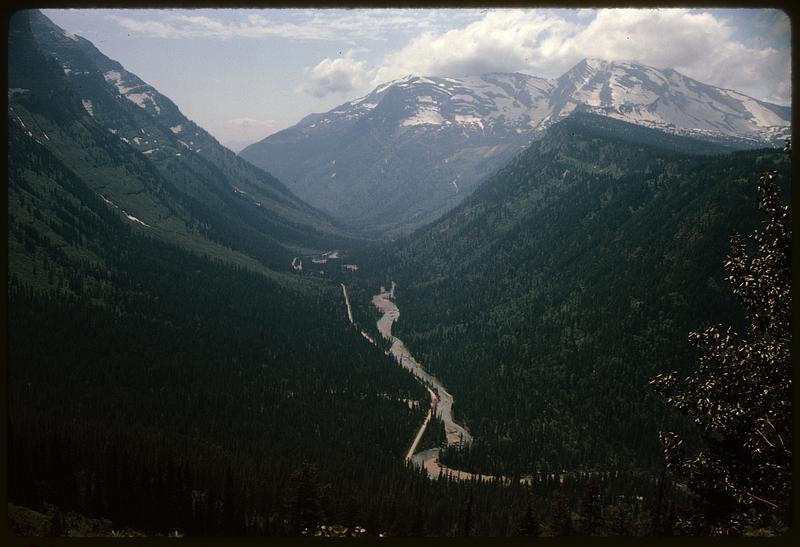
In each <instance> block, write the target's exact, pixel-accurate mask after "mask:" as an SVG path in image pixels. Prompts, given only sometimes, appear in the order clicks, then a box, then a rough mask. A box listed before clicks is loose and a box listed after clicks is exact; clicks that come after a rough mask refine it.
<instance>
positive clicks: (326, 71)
mask: <svg viewBox="0 0 800 547" xmlns="http://www.w3.org/2000/svg"><path fill="white" fill-rule="evenodd" d="M354 53H355V50H350V51H348V52H347V53H346V54H345V55H344V56H343V57H337V58H335V59H332V58H330V57H327V58H325V59H323V60H322V61H320V62H319V63H318V64H317V65H316V66H314V67H309V68H306V72H307V73H308V74H309V80H308V81H307V82H306V83H304V84H303V85H302V86H301V88H300V90H301V91H303V92H305V93H308V94H310V95H314V96H315V97H324V96H326V95H330V94H336V93H349V92H353V91H356V90H359V91H360V90H361V89H363V88H364V86H365V85H368V82H369V74H370V71H369V70H368V69H367V63H366V61H357V60H355V59H353V54H354Z"/></svg>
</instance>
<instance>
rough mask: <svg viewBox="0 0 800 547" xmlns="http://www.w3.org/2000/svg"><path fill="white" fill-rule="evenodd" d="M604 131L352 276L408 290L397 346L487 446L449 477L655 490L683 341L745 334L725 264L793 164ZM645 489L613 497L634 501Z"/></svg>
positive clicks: (685, 354) (537, 156)
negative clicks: (734, 231) (664, 398)
mask: <svg viewBox="0 0 800 547" xmlns="http://www.w3.org/2000/svg"><path fill="white" fill-rule="evenodd" d="M593 120H595V118H591V117H584V118H581V119H577V120H569V123H564V122H562V124H558V125H556V126H554V127H552V128H551V130H550V131H549V133H548V135H547V136H545V137H544V138H543V139H542V140H541V141H537V142H535V143H533V145H531V147H530V148H529V149H528V150H526V151H525V152H523V153H522V154H520V155H519V156H518V157H517V158H516V159H515V160H513V161H512V162H510V163H509V165H507V166H506V167H505V168H503V169H501V170H500V171H499V172H498V173H497V174H496V175H495V176H494V177H492V178H490V179H489V180H487V181H486V182H485V183H484V184H483V185H482V186H481V187H480V188H478V190H476V192H475V194H474V195H473V196H471V197H470V198H468V199H467V200H466V201H465V202H464V204H463V205H462V206H460V207H458V208H457V209H455V210H453V211H452V212H451V213H449V214H448V215H446V216H445V217H443V218H442V219H440V220H439V221H437V222H436V223H434V224H432V225H431V226H429V227H428V228H426V229H423V230H421V231H420V232H418V233H417V234H414V235H413V236H410V237H408V238H403V239H400V240H398V241H397V242H396V243H395V244H394V245H391V246H384V247H382V248H378V247H376V248H373V249H370V250H369V251H365V252H363V255H362V256H360V257H358V259H357V260H358V262H359V264H361V265H362V269H361V272H363V275H366V276H371V277H370V278H369V279H368V281H369V282H370V283H371V285H370V286H371V287H372V290H373V291H374V290H375V289H376V288H377V287H379V286H380V285H388V284H389V282H390V281H391V280H395V281H396V282H397V283H398V287H399V289H398V303H399V307H400V309H401V312H402V319H401V321H400V322H399V323H398V324H397V325H396V327H395V328H396V332H397V335H398V336H399V337H400V338H401V339H403V341H404V342H405V343H406V344H407V345H408V347H409V348H410V350H411V351H412V352H413V353H414V355H415V356H416V357H417V358H418V360H419V361H420V362H421V363H424V364H425V365H426V366H427V367H428V368H429V370H430V371H431V373H432V374H434V375H436V376H437V377H438V378H439V379H440V380H442V382H443V383H444V384H445V385H446V386H447V387H448V389H449V390H450V391H451V392H452V393H453V395H454V397H455V400H456V409H455V412H456V414H457V415H458V417H459V419H460V420H462V421H463V422H464V423H465V424H466V426H467V428H468V429H469V430H470V432H471V433H472V434H473V435H474V437H475V439H476V441H475V443H474V444H473V445H472V446H471V447H470V448H469V449H468V450H463V451H457V450H446V451H444V452H443V454H442V461H443V462H446V463H447V464H448V465H451V466H453V467H458V468H463V469H468V470H472V471H479V472H482V473H487V472H488V473H500V474H506V475H508V474H511V473H518V474H526V473H529V472H534V471H538V472H544V473H552V472H553V471H560V470H561V469H566V470H567V471H568V472H578V471H580V470H581V469H584V470H585V469H592V468H594V469H606V470H615V471H622V470H625V471H626V472H632V473H633V474H634V475H635V476H636V477H637V478H636V479H635V481H636V484H637V486H638V487H639V488H640V490H642V492H643V491H644V490H645V487H644V486H643V484H644V482H645V481H646V480H650V477H647V474H648V473H650V472H651V471H652V470H655V469H658V468H659V462H660V460H661V457H660V456H661V448H660V446H659V443H658V442H657V439H656V436H655V435H653V434H650V433H649V432H653V431H656V430H657V429H658V427H659V423H660V421H661V419H662V414H663V412H662V405H660V403H659V401H658V399H657V397H655V396H654V394H653V393H652V392H651V390H649V389H648V386H647V381H648V380H649V379H650V378H652V377H653V376H654V375H655V374H657V373H659V372H661V371H664V370H679V371H685V370H688V369H689V367H690V366H691V365H692V362H693V359H694V355H693V352H692V351H691V348H688V347H685V344H683V335H682V334H681V333H682V332H687V331H688V330H690V329H692V328H693V327H695V326H696V325H697V323H698V322H700V323H701V324H702V323H703V322H710V321H711V320H713V318H714V317H719V316H727V317H731V320H732V322H733V323H734V324H738V323H740V322H742V321H743V318H741V312H739V311H738V310H737V309H736V307H735V302H734V299H733V298H732V297H731V295H730V294H729V293H728V292H727V291H726V290H725V289H724V286H723V284H722V283H720V282H717V281H716V280H717V279H719V278H720V277H721V276H722V266H721V264H720V263H719V261H718V260H717V259H715V256H719V255H721V254H723V253H724V250H725V248H726V246H727V243H728V238H729V234H730V230H731V226H734V227H737V228H738V229H740V230H750V229H751V228H752V227H753V226H755V225H756V223H757V221H758V218H757V214H756V212H755V211H753V208H752V206H751V205H750V204H751V203H752V200H753V199H754V198H755V195H756V191H755V188H753V187H752V185H751V184H748V182H747V180H748V179H749V178H750V177H752V176H753V175H754V174H757V173H758V171H759V170H761V169H764V168H771V169H775V170H778V171H780V172H781V173H782V174H784V175H785V176H784V177H783V181H784V184H785V185H786V186H788V183H789V180H790V173H789V164H788V160H787V158H786V157H785V154H783V153H781V152H780V151H778V150H758V151H743V152H733V153H725V154H722V155H713V154H711V155H697V154H689V153H687V149H688V147H689V144H690V143H692V142H694V146H695V148H696V149H698V150H702V151H704V152H709V153H712V152H719V149H718V148H714V147H713V146H710V147H708V148H704V146H705V145H704V144H703V143H697V142H695V141H691V140H690V139H685V140H681V139H677V141H678V142H677V144H675V140H673V139H672V138H671V137H670V136H669V135H664V134H661V133H658V132H656V131H652V130H648V129H646V128H641V127H637V128H634V129H632V130H631V134H629V135H623V136H620V135H619V133H620V131H619V128H618V127H617V126H616V124H613V126H612V125H611V124H608V123H604V124H601V125H599V126H595V124H594V121H593ZM621 125H625V124H621ZM654 135H656V136H654ZM353 292H354V294H355V289H353ZM367 301H368V300H367ZM667 418H668V419H669V420H670V421H674V422H675V425H674V427H675V428H676V429H677V431H678V432H681V431H683V430H685V429H687V428H688V425H689V424H686V423H683V422H682V421H681V419H680V416H677V412H670V413H668V415H667ZM687 442H692V438H691V435H689V436H687ZM634 475H630V474H626V475H625V478H624V479H620V481H621V484H620V486H619V489H620V490H619V491H615V492H609V496H612V497H613V496H616V495H627V496H630V495H632V494H633V489H634V486H633V484H634V483H633V482H631V478H632V476H634ZM651 484H652V483H651ZM612 499H613V498H612Z"/></svg>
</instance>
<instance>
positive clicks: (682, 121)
mask: <svg viewBox="0 0 800 547" xmlns="http://www.w3.org/2000/svg"><path fill="white" fill-rule="evenodd" d="M575 111H588V112H593V113H597V114H601V115H604V116H607V117H611V118H616V119H619V120H622V121H626V122H629V123H634V124H638V125H644V126H648V127H652V128H656V129H661V130H664V131H667V132H671V133H677V134H682V135H689V136H695V137H699V138H703V139H706V140H713V141H717V142H722V143H726V144H729V145H731V146H738V147H754V146H770V145H779V144H782V143H783V139H784V138H785V137H787V136H788V135H789V133H790V128H789V123H790V117H791V115H790V114H791V113H790V109H789V108H788V107H783V106H778V105H774V104H769V103H765V102H763V101H758V100H756V99H753V98H751V97H748V96H746V95H743V94H741V93H738V92H736V91H731V90H726V89H720V88H716V87H713V86H710V85H706V84H703V83H700V82H697V81H695V80H692V79H691V78H688V77H686V76H684V75H682V74H680V73H678V72H676V71H674V70H672V69H663V70H660V69H656V68H653V67H649V66H645V65H640V64H634V63H625V62H608V61H602V60H597V59H584V60H583V61H581V62H580V63H578V64H577V65H575V66H574V67H573V68H571V69H570V70H569V71H567V72H566V73H565V74H564V75H562V76H561V77H559V78H557V79H543V78H538V77H535V76H529V75H525V74H520V73H512V74H498V73H494V74H486V75H483V76H480V77H461V78H446V77H419V76H407V77H405V78H401V79H398V80H394V81H391V82H388V83H385V84H382V85H380V86H378V87H377V88H375V89H374V90H373V91H372V92H371V93H369V94H368V95H366V96H364V97H360V98H358V99H354V100H352V101H349V102H347V103H344V104H342V105H340V106H338V107H336V108H335V109H333V110H331V111H329V112H326V113H323V114H312V115H310V116H307V117H306V118H304V119H303V120H301V121H300V122H299V123H298V124H297V125H295V126H293V127H291V128H288V129H286V130H284V131H280V132H278V133H276V134H274V135H271V136H269V137H267V138H266V139H264V140H262V141H260V142H258V143H255V144H253V145H251V146H249V147H247V148H245V149H244V150H242V152H241V156H242V157H244V158H245V159H247V160H249V161H251V162H252V163H254V164H256V165H258V166H260V167H263V168H265V169H268V170H269V171H270V172H272V173H274V174H275V175H276V176H278V177H279V178H281V179H282V180H284V181H285V182H286V183H287V185H288V186H289V187H290V188H292V190H293V191H295V192H296V193H297V194H298V195H299V196H300V197H301V198H302V199H304V200H306V201H308V202H309V203H311V204H312V205H315V206H317V207H320V208H322V209H323V210H326V211H328V212H330V213H332V214H333V215H335V216H338V217H340V218H343V219H346V220H348V221H351V222H356V223H360V224H362V225H363V226H364V227H373V228H376V229H382V230H385V229H395V228H397V229H410V228H413V227H416V226H418V225H420V224H422V223H424V222H427V221H429V220H432V219H434V218H436V217H437V216H439V215H440V214H442V213H443V212H444V211H446V210H447V209H449V208H450V207H452V206H453V205H455V204H456V203H458V202H460V200H461V199H462V198H463V197H464V196H465V195H467V194H469V193H470V192H471V190H472V189H473V188H474V187H475V186H476V185H477V184H478V183H479V182H480V180H482V179H483V178H484V177H486V176H487V175H489V174H491V173H492V172H494V171H495V170H496V169H497V168H499V167H500V166H502V165H503V164H504V163H505V162H506V161H507V160H508V159H510V157H512V156H513V155H514V154H516V153H517V152H518V151H519V150H520V149H521V148H523V147H525V146H527V145H528V144H529V143H530V142H532V141H533V140H534V139H536V138H538V137H539V136H540V135H541V134H542V133H543V131H544V130H546V129H547V128H548V127H549V126H550V125H552V124H553V123H556V122H558V121H559V120H561V119H563V118H565V117H566V116H569V115H570V114H571V113H572V112H575Z"/></svg>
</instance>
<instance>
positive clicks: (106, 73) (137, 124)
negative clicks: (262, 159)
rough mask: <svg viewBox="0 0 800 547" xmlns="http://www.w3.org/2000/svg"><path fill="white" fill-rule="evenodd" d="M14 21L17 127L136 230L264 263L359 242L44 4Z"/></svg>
mask: <svg viewBox="0 0 800 547" xmlns="http://www.w3.org/2000/svg"><path fill="white" fill-rule="evenodd" d="M12 23H13V25H12V27H11V30H10V36H9V40H10V41H9V48H10V50H9V118H10V122H11V123H14V124H16V125H17V126H18V127H20V128H23V131H24V132H27V133H28V136H29V138H31V139H34V140H35V141H36V142H38V143H40V144H41V145H42V146H44V147H46V148H47V149H48V150H49V151H50V152H51V153H53V154H54V155H55V156H56V157H57V158H58V159H59V160H60V161H62V162H63V163H64V165H65V167H66V168H68V169H70V170H72V171H74V172H76V173H79V175H80V177H81V178H82V179H83V180H84V181H85V182H86V183H87V184H88V185H89V186H90V187H91V188H92V190H93V191H94V193H95V194H96V195H97V196H99V197H100V198H101V199H102V200H103V201H104V202H105V203H106V204H107V206H108V207H110V208H112V209H113V210H115V211H117V212H118V214H121V215H122V218H124V219H127V221H129V222H130V223H131V224H132V225H133V226H134V227H135V228H136V229H141V230H143V231H146V232H147V233H149V234H151V235H153V236H155V237H158V238H161V239H163V240H166V241H172V242H176V243H179V244H180V245H183V246H185V247H187V248H190V249H193V250H195V251H197V252H200V253H204V254H209V255H210V256H216V257H221V258H224V259H226V260H229V261H233V262H235V263H238V264H241V265H245V264H246V265H247V266H248V267H250V268H255V269H262V270H263V269H264V268H265V267H266V268H269V269H271V270H283V271H288V270H289V269H290V264H291V259H292V256H293V255H294V254H297V252H298V251H304V250H308V249H319V250H325V249H330V248H331V247H335V246H338V245H341V244H342V242H345V241H350V239H348V235H347V233H346V231H345V230H344V229H342V228H341V227H339V226H338V225H337V224H336V223H335V222H334V221H332V220H331V219H330V218H329V217H328V216H327V215H325V214H324V213H322V212H320V211H318V210H315V209H313V208H312V207H310V206H309V205H307V204H306V203H304V202H303V201H301V200H300V199H298V198H297V197H296V196H294V195H293V194H292V193H291V192H290V191H289V190H288V189H287V188H286V187H285V186H284V185H283V184H282V183H281V182H280V181H278V180H277V179H275V178H274V177H272V176H271V175H270V174H268V173H266V172H264V171H262V170H260V169H258V168H256V167H254V166H252V165H251V164H249V163H247V162H245V161H243V160H242V159H240V158H238V157H237V156H236V155H235V154H233V153H232V152H231V151H229V150H227V149H225V148H224V147H223V146H221V145H220V144H219V143H218V142H217V141H216V140H215V139H214V138H213V137H211V136H210V135H209V134H208V133H207V132H205V131H204V130H203V129H202V128H200V127H198V126H197V125H196V124H195V123H194V122H192V121H191V120H189V119H187V118H186V117H185V116H184V115H183V114H182V113H181V112H180V110H179V109H178V108H177V106H176V105H175V104H174V103H173V102H172V101H170V100H169V99H168V98H167V97H165V96H163V95H161V94H160V93H159V92H158V91H157V90H156V89H154V88H153V87H152V86H149V85H148V84H146V83H144V82H142V81H141V80H140V79H139V78H138V77H137V76H135V75H134V74H131V73H130V72H128V71H126V70H125V69H124V68H123V67H122V66H121V65H120V64H119V63H117V62H116V61H113V60H111V59H109V58H107V57H106V56H104V55H103V54H102V53H101V52H100V51H98V50H97V49H96V48H95V47H94V46H93V45H92V44H91V42H89V41H87V40H85V39H83V38H81V37H80V36H76V35H74V34H72V33H69V32H65V31H64V30H62V29H61V28H59V27H58V26H56V25H54V24H53V23H52V22H51V21H50V20H49V19H47V18H46V17H45V16H44V15H42V14H41V13H40V12H38V11H30V12H20V13H19V14H16V15H15V17H14V18H13V19H12ZM12 152H13V151H12Z"/></svg>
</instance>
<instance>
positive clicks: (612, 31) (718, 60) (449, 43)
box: [372, 9, 791, 104]
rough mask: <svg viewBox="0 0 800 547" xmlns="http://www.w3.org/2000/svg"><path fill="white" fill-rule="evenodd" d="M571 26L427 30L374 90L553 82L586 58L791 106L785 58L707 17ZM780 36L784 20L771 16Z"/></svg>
mask: <svg viewBox="0 0 800 547" xmlns="http://www.w3.org/2000/svg"><path fill="white" fill-rule="evenodd" d="M593 13H594V16H593V17H588V15H589V14H588V13H587V12H586V11H580V12H576V17H575V18H574V20H573V21H570V20H567V19H566V18H564V17H563V16H561V15H559V14H556V13H553V12H549V11H547V10H502V11H489V12H487V13H485V14H484V15H483V17H482V18H481V19H479V20H477V21H473V22H471V23H469V24H468V25H466V26H464V27H462V28H457V29H452V30H448V31H445V32H435V31H427V32H424V33H422V34H421V35H419V36H417V37H415V38H413V39H412V40H410V41H409V42H408V43H407V45H406V46H404V47H402V48H400V49H399V50H396V51H394V52H391V53H389V54H388V55H386V57H385V58H384V59H383V62H381V63H380V66H378V67H376V69H375V70H374V79H373V82H372V84H374V85H378V84H379V83H382V82H384V81H387V80H391V79H394V78H397V77H400V76H402V75H405V74H409V73H413V74H419V75H440V76H465V75H477V74H483V73H486V72H494V71H497V72H512V71H521V72H527V73H529V74H534V75H537V76H544V77H557V76H559V75H560V74H562V73H564V72H565V71H567V70H568V69H569V68H570V67H572V66H573V65H574V64H575V63H577V62H578V61H580V60H581V59H583V58H584V57H598V58H603V59H607V60H617V61H634V62H639V63H643V64H647V65H650V66H654V67H656V68H674V69H675V70H677V71H679V72H681V73H684V74H686V75H687V76H689V77H691V78H694V79H696V80H699V81H701V82H704V83H708V84H711V85H716V86H719V87H726V88H731V89H735V90H737V91H741V92H743V93H746V94H748V95H751V96H753V97H755V98H758V99H767V100H771V101H774V102H779V103H782V104H788V103H790V102H791V53H790V49H789V44H788V40H787V41H786V47H785V48H775V47H748V46H746V45H745V44H743V43H742V42H738V41H736V40H734V39H733V38H732V36H733V35H734V30H735V29H734V28H733V27H732V26H731V25H730V24H729V23H727V22H726V21H724V20H723V19H722V18H721V17H718V16H716V15H715V14H712V13H710V12H707V11H692V10H687V9H656V10H651V9H604V10H599V11H595V12H593ZM775 21H776V26H780V28H781V29H784V30H785V27H786V24H787V23H786V18H785V17H783V18H781V17H776V18H775Z"/></svg>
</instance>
